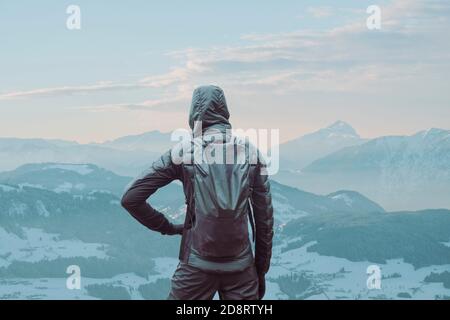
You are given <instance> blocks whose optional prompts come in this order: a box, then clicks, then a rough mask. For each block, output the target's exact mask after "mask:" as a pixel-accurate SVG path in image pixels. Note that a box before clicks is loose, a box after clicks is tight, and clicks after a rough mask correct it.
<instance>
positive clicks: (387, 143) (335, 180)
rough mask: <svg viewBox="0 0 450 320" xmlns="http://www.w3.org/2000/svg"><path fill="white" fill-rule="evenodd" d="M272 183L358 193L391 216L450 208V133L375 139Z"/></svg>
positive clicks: (426, 132) (422, 133) (283, 173)
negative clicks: (407, 212) (396, 212)
mask: <svg viewBox="0 0 450 320" xmlns="http://www.w3.org/2000/svg"><path fill="white" fill-rule="evenodd" d="M276 178H277V179H278V180H279V181H281V182H282V183H285V184H289V185H293V186H297V187H299V188H302V189H305V190H308V191H311V192H315V193H329V192H333V190H339V189H350V190H358V191H359V192H362V193H363V194H365V195H367V196H368V197H370V198H371V199H374V200H375V201H376V202H378V203H381V204H382V205H383V206H384V207H385V208H388V209H389V210H405V209H408V208H413V209H426V208H450V197H449V196H448V195H449V193H450V131H448V130H442V129H430V130H427V131H421V132H419V133H417V134H415V135H412V136H387V137H381V138H376V139H373V140H370V141H368V142H366V143H364V144H362V145H357V146H352V147H347V148H344V149H342V150H339V151H337V152H335V153H333V154H331V155H328V156H326V157H323V158H321V159H318V160H316V161H314V162H313V163H312V164H310V165H309V166H307V167H306V168H304V169H303V170H302V171H301V172H292V171H291V172H281V173H280V174H279V175H277V177H276Z"/></svg>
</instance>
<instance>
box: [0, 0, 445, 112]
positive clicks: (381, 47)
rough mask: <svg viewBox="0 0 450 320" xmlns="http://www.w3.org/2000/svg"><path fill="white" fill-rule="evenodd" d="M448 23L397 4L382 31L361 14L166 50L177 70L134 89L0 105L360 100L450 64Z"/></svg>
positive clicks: (25, 94) (441, 11)
mask: <svg viewBox="0 0 450 320" xmlns="http://www.w3.org/2000/svg"><path fill="white" fill-rule="evenodd" d="M330 10H331V8H329V7H311V8H309V12H310V13H311V14H313V15H315V16H317V17H324V16H325V15H326V14H329V13H331V11H330ZM353 16H355V15H353ZM449 16H450V4H449V3H448V2H447V1H438V0H425V1H423V0H422V1H419V0H408V1H407V0H395V1H392V2H391V3H389V4H388V5H386V6H383V7H382V15H381V18H382V30H381V31H370V30H368V29H367V27H366V18H367V14H366V12H365V10H363V11H361V12H360V13H359V15H356V18H355V20H354V21H350V22H348V23H346V24H344V25H342V26H340V27H335V28H332V29H329V30H299V31H294V32H285V33H274V34H247V35H243V36H242V37H241V39H240V40H241V43H242V44H239V45H234V46H231V45H229V46H209V47H203V48H186V49H182V50H177V51H171V52H168V53H167V55H168V56H169V57H171V58H173V59H174V61H176V62H177V65H178V66H177V67H173V68H171V69H170V70H169V71H168V72H166V73H163V74H160V75H149V76H147V77H144V78H142V79H137V80H136V81H135V82H134V83H133V82H132V83H126V84H115V83H112V82H106V83H99V84H94V85H90V86H79V87H57V88H47V89H46V88H44V89H36V90H30V91H18V92H11V93H6V94H3V95H0V100H5V99H17V98H34V97H39V96H52V95H57V96H60V95H73V94H90V93H93V92H96V91H105V90H110V91H117V90H136V89H139V88H155V89H157V95H156V97H155V98H154V99H149V100H146V101H142V102H139V103H129V104H106V105H100V106H97V107H96V106H91V107H89V108H91V109H92V110H97V111H100V110H107V109H108V108H119V109H133V110H155V109H160V110H167V111H171V110H172V111H174V110H180V106H184V105H185V104H186V103H188V101H189V99H190V95H191V92H192V90H193V89H194V87H195V86H196V85H200V84H205V83H216V84H218V85H221V86H225V87H228V88H231V90H234V91H235V92H244V91H245V92H247V93H255V94H258V93H260V92H273V93H274V94H284V93H286V92H299V93H300V92H305V91H311V92H322V93H323V94H326V93H327V92H342V91H345V92H352V91H353V92H357V93H362V92H365V91H372V90H374V89H373V88H374V84H378V83H380V82H384V83H389V82H401V81H404V80H408V79H411V78H417V79H420V75H421V74H422V75H427V74H430V72H436V69H437V68H436V66H440V65H442V64H449V63H450V61H449V58H450V57H449V54H448V52H449V44H448V41H446V37H447V35H446V30H448V27H449V26H450V23H449ZM177 106H178V107H177Z"/></svg>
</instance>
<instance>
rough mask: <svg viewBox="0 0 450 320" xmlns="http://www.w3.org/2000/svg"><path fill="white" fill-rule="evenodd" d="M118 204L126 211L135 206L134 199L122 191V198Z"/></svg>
mask: <svg viewBox="0 0 450 320" xmlns="http://www.w3.org/2000/svg"><path fill="white" fill-rule="evenodd" d="M120 204H121V205H122V207H123V208H124V209H125V210H127V211H132V210H133V208H134V207H135V206H136V203H135V201H134V199H133V198H132V197H131V196H130V194H129V193H128V192H125V193H124V195H123V196H122V199H121V200H120Z"/></svg>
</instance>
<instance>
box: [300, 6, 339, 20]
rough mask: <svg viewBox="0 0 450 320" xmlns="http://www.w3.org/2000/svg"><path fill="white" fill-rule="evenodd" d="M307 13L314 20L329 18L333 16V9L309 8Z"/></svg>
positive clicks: (325, 7) (324, 7) (326, 7)
mask: <svg viewBox="0 0 450 320" xmlns="http://www.w3.org/2000/svg"><path fill="white" fill-rule="evenodd" d="M306 12H307V13H309V14H311V15H312V16H313V17H314V18H327V17H329V16H331V15H332V14H333V8H332V7H328V6H321V7H308V8H307V9H306Z"/></svg>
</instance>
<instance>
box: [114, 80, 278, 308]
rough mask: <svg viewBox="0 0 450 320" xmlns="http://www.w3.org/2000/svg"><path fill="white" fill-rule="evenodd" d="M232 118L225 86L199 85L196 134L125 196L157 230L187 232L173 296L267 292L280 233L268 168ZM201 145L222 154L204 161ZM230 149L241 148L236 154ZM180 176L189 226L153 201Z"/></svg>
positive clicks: (193, 120) (239, 296) (247, 296)
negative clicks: (274, 244)
mask: <svg viewBox="0 0 450 320" xmlns="http://www.w3.org/2000/svg"><path fill="white" fill-rule="evenodd" d="M229 117H230V114H229V111H228V107H227V103H226V99H225V96H224V93H223V91H222V89H221V88H219V87H217V86H202V87H199V88H197V89H196V90H195V91H194V93H193V98H192V104H191V109H190V114H189V126H190V128H191V129H192V133H193V135H194V138H193V139H192V140H191V141H190V142H189V143H188V144H186V143H181V142H180V143H179V144H178V146H177V147H174V148H172V149H171V150H169V151H168V152H166V153H165V154H163V155H162V156H161V157H160V158H159V159H158V160H157V161H155V162H154V163H153V165H152V166H151V167H150V169H149V170H148V171H147V172H144V174H143V175H141V176H140V177H138V178H137V179H135V181H134V182H133V183H131V186H130V187H129V188H128V190H127V191H126V192H125V194H124V195H123V197H122V202H121V203H122V206H123V207H124V208H125V209H126V210H127V211H128V212H129V213H130V214H131V215H132V216H133V217H134V218H135V219H136V220H137V221H139V222H140V223H141V224H143V225H144V226H146V227H147V228H149V229H150V230H153V231H157V232H160V233H161V234H163V235H182V239H181V245H180V253H179V260H180V262H179V264H178V267H177V269H176V271H175V273H174V275H173V278H172V282H171V284H172V287H171V291H170V294H169V297H168V299H176V300H190V299H192V300H208V299H213V298H214V296H215V294H216V293H218V295H219V298H220V299H223V300H257V299H262V298H263V296H264V294H265V274H266V273H267V271H268V270H269V266H270V259H271V255H272V238H273V207H272V199H271V194H270V183H269V179H268V176H267V174H265V168H266V167H267V165H266V162H265V161H264V158H263V157H262V156H261V154H260V153H259V151H257V149H256V148H254V147H252V146H251V145H250V144H249V143H248V141H247V140H246V141H243V140H242V139H238V138H236V137H234V136H233V135H232V134H231V124H230V122H229ZM180 146H181V147H180ZM196 146H200V149H197V150H201V154H202V155H203V154H204V152H206V150H207V149H208V146H209V147H210V146H213V149H214V150H215V151H211V150H209V152H208V153H209V154H210V155H214V153H215V152H216V153H217V154H216V159H215V160H216V162H212V161H204V160H205V159H203V158H201V160H203V161H198V159H197V160H196V158H195V156H194V155H195V154H196V153H195V152H196V151H195V150H196V149H195V147H196ZM205 146H206V147H205ZM255 149H256V153H255V154H256V157H250V156H249V154H251V152H249V150H255ZM174 150H176V151H174ZM221 150H222V151H224V153H225V154H226V157H229V158H225V156H224V158H222V159H225V161H224V162H222V163H220V161H217V159H220V156H218V155H220V154H222V152H219V151H221ZM230 150H231V151H234V154H233V153H232V156H231V157H230V156H229V155H228V154H227V152H228V151H230ZM243 151H245V152H244V153H243ZM242 154H245V156H244V157H240V158H239V159H240V160H239V159H237V158H238V155H242ZM226 159H232V160H233V161H227V160H226ZM174 180H179V181H181V182H182V184H183V189H184V194H185V198H186V205H187V209H186V218H185V221H184V224H183V225H177V224H173V223H171V222H170V221H169V220H168V219H167V218H166V217H165V216H164V215H163V214H162V213H160V212H158V211H157V210H155V209H154V208H153V207H152V206H151V205H150V204H149V203H147V199H148V198H149V197H150V196H151V195H152V194H154V193H155V192H156V191H157V190H158V189H159V188H162V187H164V186H166V185H168V184H169V183H171V182H172V181H174ZM249 222H250V226H251V227H252V228H249ZM249 229H251V230H252V231H253V232H252V233H253V241H254V242H255V254H254V256H253V250H252V240H251V239H250V232H251V231H250V230H249Z"/></svg>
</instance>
